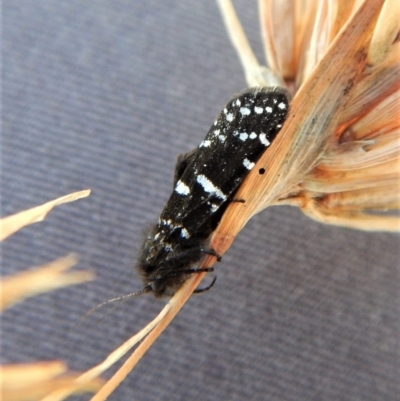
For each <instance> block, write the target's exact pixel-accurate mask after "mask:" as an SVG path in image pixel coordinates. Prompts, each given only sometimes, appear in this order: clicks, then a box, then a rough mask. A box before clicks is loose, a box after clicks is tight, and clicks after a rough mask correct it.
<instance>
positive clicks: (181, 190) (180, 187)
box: [166, 180, 190, 225]
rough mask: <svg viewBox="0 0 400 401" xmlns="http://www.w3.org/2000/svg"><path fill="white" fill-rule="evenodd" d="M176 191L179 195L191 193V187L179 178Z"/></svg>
mask: <svg viewBox="0 0 400 401" xmlns="http://www.w3.org/2000/svg"><path fill="white" fill-rule="evenodd" d="M175 192H176V193H178V194H179V195H189V194H190V188H189V187H188V186H187V185H186V184H185V183H184V182H182V181H181V180H179V181H178V182H177V184H176V187H175ZM166 223H167V222H166ZM168 225H170V224H168Z"/></svg>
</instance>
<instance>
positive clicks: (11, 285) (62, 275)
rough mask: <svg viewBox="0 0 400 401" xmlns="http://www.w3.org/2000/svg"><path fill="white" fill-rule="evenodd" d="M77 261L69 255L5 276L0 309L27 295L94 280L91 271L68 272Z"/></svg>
mask: <svg viewBox="0 0 400 401" xmlns="http://www.w3.org/2000/svg"><path fill="white" fill-rule="evenodd" d="M77 261H78V259H77V257H76V256H74V255H68V256H66V257H63V258H60V259H57V260H55V261H53V262H51V263H49V264H47V265H44V266H41V267H38V268H36V269H35V270H31V271H26V272H21V273H18V274H14V275H12V276H10V277H5V278H3V279H2V280H1V305H0V310H1V311H3V310H4V309H6V308H8V307H10V306H11V305H12V304H14V303H16V302H19V301H22V300H23V299H25V298H27V297H31V296H34V295H37V294H41V293H44V292H48V291H52V290H55V289H57V288H61V287H66V286H68V285H73V284H80V283H84V282H86V281H89V280H93V278H94V273H91V272H89V271H78V272H67V270H68V269H70V268H71V267H72V266H74V265H75V264H76V263H77Z"/></svg>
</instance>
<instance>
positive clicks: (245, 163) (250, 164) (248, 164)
mask: <svg viewBox="0 0 400 401" xmlns="http://www.w3.org/2000/svg"><path fill="white" fill-rule="evenodd" d="M243 166H245V167H246V168H247V170H251V169H252V168H253V167H254V166H255V164H254V163H253V162H251V161H250V160H249V159H244V160H243Z"/></svg>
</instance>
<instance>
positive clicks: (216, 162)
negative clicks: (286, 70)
mask: <svg viewBox="0 0 400 401" xmlns="http://www.w3.org/2000/svg"><path fill="white" fill-rule="evenodd" d="M289 98H290V95H289V93H288V92H287V91H286V90H285V89H283V88H280V87H264V88H251V89H246V90H244V91H243V92H241V93H239V94H238V95H236V96H235V97H234V98H233V99H231V100H230V101H229V102H228V103H227V104H226V106H225V108H224V109H223V110H222V111H221V112H220V113H219V115H218V116H217V118H216V120H215V122H214V124H213V125H212V126H211V128H210V130H209V131H208V133H207V136H206V138H205V139H204V141H203V142H201V144H200V145H199V146H198V147H197V148H196V149H194V150H193V151H191V152H189V153H187V154H183V155H180V156H178V160H177V164H176V168H175V176H174V189H173V192H172V194H171V196H170V198H169V200H168V202H167V204H166V206H165V207H164V210H163V211H162V213H161V216H160V218H159V220H158V222H157V224H156V225H155V226H153V227H152V228H151V229H150V231H149V232H148V234H147V236H146V239H145V241H144V243H143V246H142V250H141V253H140V257H139V261H138V264H137V266H136V267H137V270H138V271H139V274H140V275H141V277H142V279H143V282H144V285H145V287H144V288H143V290H142V291H140V293H144V292H152V293H153V294H154V295H155V296H156V297H162V296H172V295H174V294H175V292H176V291H177V290H178V289H179V288H180V287H181V286H182V284H183V283H184V282H185V281H186V280H187V279H188V278H189V277H190V275H191V274H193V273H200V272H204V271H212V270H213V269H212V268H198V267H196V266H195V265H196V264H197V263H198V262H199V261H200V260H201V259H202V257H203V256H204V254H211V255H214V256H217V258H219V255H217V254H216V252H215V251H214V250H212V249H210V248H209V247H208V244H207V243H208V240H209V238H210V236H211V234H212V232H213V231H214V230H215V228H216V227H217V225H218V223H219V221H220V219H221V216H222V214H223V212H224V210H225V209H226V207H227V205H228V204H229V202H232V201H235V199H234V194H235V191H236V189H237V188H238V186H239V184H240V183H241V182H242V181H243V179H244V178H245V176H246V175H247V173H248V172H249V171H250V170H251V169H252V168H253V167H254V166H255V163H256V162H257V160H258V159H259V158H260V156H261V155H262V154H263V153H264V151H265V149H266V148H268V147H269V145H270V144H271V142H272V141H273V139H274V138H275V136H276V134H277V133H278V132H279V130H280V129H281V127H282V124H283V122H284V120H285V118H286V116H287V113H288V110H289ZM244 201H245V200H244Z"/></svg>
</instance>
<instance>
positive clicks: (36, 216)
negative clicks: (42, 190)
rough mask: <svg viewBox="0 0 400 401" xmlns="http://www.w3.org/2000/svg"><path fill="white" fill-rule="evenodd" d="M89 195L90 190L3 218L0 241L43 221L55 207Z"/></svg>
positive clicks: (0, 223)
mask: <svg viewBox="0 0 400 401" xmlns="http://www.w3.org/2000/svg"><path fill="white" fill-rule="evenodd" d="M89 195H90V189H86V190H84V191H79V192H74V193H72V194H69V195H65V196H62V197H61V198H57V199H54V200H52V201H50V202H47V203H45V204H43V205H40V206H36V207H34V208H32V209H28V210H24V211H23V212H19V213H16V214H13V215H11V216H7V217H3V218H2V219H1V220H0V241H3V240H4V239H6V238H7V237H9V236H10V235H12V234H14V233H15V232H17V231H18V230H20V229H21V228H23V227H25V226H28V225H30V224H33V223H37V222H39V221H42V220H43V219H44V218H45V217H46V215H47V213H49V212H50V211H51V210H52V209H53V208H54V207H55V206H58V205H62V204H63V203H68V202H73V201H75V200H77V199H81V198H86V197H87V196H89Z"/></svg>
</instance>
